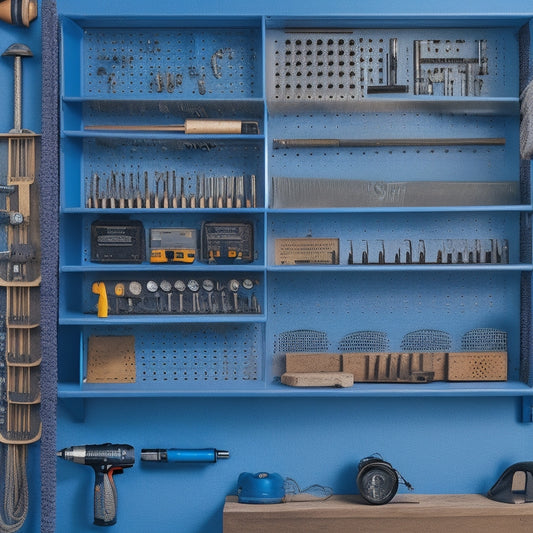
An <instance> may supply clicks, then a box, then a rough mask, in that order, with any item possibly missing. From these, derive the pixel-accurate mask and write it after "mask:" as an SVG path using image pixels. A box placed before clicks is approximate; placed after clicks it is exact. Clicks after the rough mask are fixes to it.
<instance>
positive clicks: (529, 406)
mask: <svg viewBox="0 0 533 533" xmlns="http://www.w3.org/2000/svg"><path fill="white" fill-rule="evenodd" d="M522 422H524V423H526V424H531V423H532V422H533V396H522Z"/></svg>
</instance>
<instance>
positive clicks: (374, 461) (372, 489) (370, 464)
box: [357, 455, 413, 505]
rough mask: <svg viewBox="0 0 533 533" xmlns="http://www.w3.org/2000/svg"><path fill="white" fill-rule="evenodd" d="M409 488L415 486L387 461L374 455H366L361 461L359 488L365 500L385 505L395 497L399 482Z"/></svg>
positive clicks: (358, 475) (411, 488)
mask: <svg viewBox="0 0 533 533" xmlns="http://www.w3.org/2000/svg"><path fill="white" fill-rule="evenodd" d="M400 482H401V483H403V484H404V485H405V486H406V487H407V488H408V489H409V490H413V487H412V486H411V484H410V483H408V482H407V481H406V480H405V479H404V478H403V476H402V475H401V474H400V473H399V472H398V471H397V470H396V469H395V468H394V467H393V466H392V465H391V464H390V463H387V461H384V460H383V459H381V458H380V457H376V456H374V455H372V456H370V457H365V458H364V459H361V461H360V462H359V472H358V473H357V488H358V489H359V492H360V494H361V496H362V497H363V499H364V500H366V501H367V502H368V503H370V504H372V505H383V504H385V503H388V502H390V501H391V500H392V498H394V496H395V495H396V492H397V491H398V485H399V483H400Z"/></svg>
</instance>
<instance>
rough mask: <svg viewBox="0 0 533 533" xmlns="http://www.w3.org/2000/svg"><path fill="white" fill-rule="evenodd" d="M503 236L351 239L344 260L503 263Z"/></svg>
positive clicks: (365, 262) (505, 254) (505, 247)
mask: <svg viewBox="0 0 533 533" xmlns="http://www.w3.org/2000/svg"><path fill="white" fill-rule="evenodd" d="M507 263H509V242H508V241H507V239H417V240H411V239H403V240H388V239H376V240H359V241H355V240H351V241H350V252H349V255H348V264H350V265H353V264H360V265H372V264H380V265H381V264H383V265H385V264H405V265H410V264H507Z"/></svg>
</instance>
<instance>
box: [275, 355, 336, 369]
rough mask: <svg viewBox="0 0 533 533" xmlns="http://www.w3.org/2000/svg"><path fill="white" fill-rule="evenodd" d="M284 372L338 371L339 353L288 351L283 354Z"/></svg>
mask: <svg viewBox="0 0 533 533" xmlns="http://www.w3.org/2000/svg"><path fill="white" fill-rule="evenodd" d="M285 371H286V372H340V371H341V354H340V353H309V352H289V353H287V354H285Z"/></svg>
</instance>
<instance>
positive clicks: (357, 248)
mask: <svg viewBox="0 0 533 533" xmlns="http://www.w3.org/2000/svg"><path fill="white" fill-rule="evenodd" d="M519 220H520V214H519V213H517V212H490V211H487V212H479V213H476V215H475V217H472V216H471V215H469V214H467V213H466V214H465V213H460V212H459V213H454V212H448V213H446V212H445V213H359V214H355V213H335V215H333V216H329V215H326V214H323V215H320V216H318V215H316V214H307V216H302V215H299V214H282V213H277V214H276V217H275V218H274V217H271V218H270V219H269V221H268V234H269V239H270V240H269V247H268V253H269V256H268V263H269V264H275V257H274V248H275V239H278V238H286V237H308V236H310V237H315V238H319V237H320V238H338V239H339V241H340V242H339V250H340V253H339V264H341V265H346V264H348V263H349V261H350V256H351V258H352V259H351V260H352V262H353V263H354V264H362V263H363V260H362V256H363V253H367V262H368V263H370V262H372V261H374V260H376V262H379V261H377V259H376V258H377V257H378V252H379V251H380V249H381V247H382V246H381V245H383V250H384V252H385V253H386V256H385V258H384V261H383V262H389V263H394V262H395V260H394V255H395V253H398V252H399V251H400V252H401V254H402V257H403V259H402V261H399V262H404V263H405V262H406V261H405V254H406V250H408V249H409V247H406V243H407V241H409V243H410V245H411V246H410V248H411V255H412V259H411V260H412V262H423V261H421V260H420V253H419V252H420V250H421V244H424V248H423V249H424V250H425V254H424V261H426V262H427V263H431V262H433V263H435V262H436V258H437V257H438V249H442V250H444V252H445V253H444V254H442V255H443V257H442V262H443V263H447V262H448V257H447V256H448V252H449V253H451V254H452V261H450V262H458V261H457V257H458V251H461V250H462V248H461V246H460V245H461V244H464V245H465V246H466V244H468V243H471V244H472V243H475V242H476V239H477V240H478V241H479V244H480V246H481V245H482V246H481V248H480V249H481V250H482V251H483V252H484V253H485V257H484V258H483V262H488V263H490V262H491V260H488V261H487V258H486V252H487V250H488V251H490V250H491V249H492V248H491V246H492V244H494V245H499V244H503V242H504V240H505V239H508V240H509V242H508V243H507V244H508V249H506V250H505V261H504V260H503V258H502V261H501V262H502V263H506V262H509V263H518V262H519V250H518V249H517V246H516V244H515V242H514V240H513V239H512V237H513V235H516V233H517V231H518V227H519ZM499 240H501V241H499ZM363 241H364V243H363ZM421 241H422V243H421ZM392 243H395V244H396V246H394V247H393V246H389V244H392ZM363 244H366V246H363ZM385 245H387V246H385ZM435 245H437V246H435ZM466 249H467V248H465V250H466ZM496 249H498V248H496ZM502 251H503V250H502ZM368 252H370V253H368ZM389 252H391V253H389ZM463 253H464V254H465V255H464V262H468V258H467V255H466V253H465V252H463ZM495 262H496V259H495Z"/></svg>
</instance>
